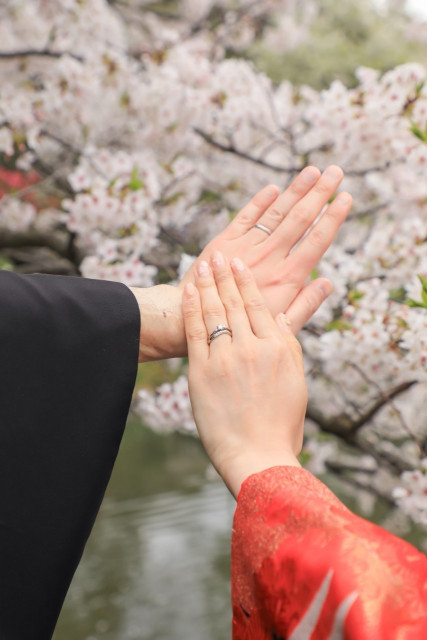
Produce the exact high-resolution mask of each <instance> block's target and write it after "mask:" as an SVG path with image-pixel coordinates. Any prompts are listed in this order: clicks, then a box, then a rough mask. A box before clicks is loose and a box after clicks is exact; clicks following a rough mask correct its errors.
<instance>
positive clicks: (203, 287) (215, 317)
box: [196, 260, 230, 344]
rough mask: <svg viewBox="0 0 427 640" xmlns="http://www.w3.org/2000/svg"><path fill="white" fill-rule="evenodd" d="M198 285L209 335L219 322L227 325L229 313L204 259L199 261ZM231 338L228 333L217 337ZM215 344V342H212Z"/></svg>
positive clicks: (218, 338)
mask: <svg viewBox="0 0 427 640" xmlns="http://www.w3.org/2000/svg"><path fill="white" fill-rule="evenodd" d="M196 274H197V275H196V285H197V288H198V290H199V294H200V301H201V306H202V313H203V321H204V323H205V326H206V330H207V332H208V336H210V335H211V333H212V332H213V331H214V330H215V329H216V328H217V326H218V325H219V324H222V325H225V326H228V325H227V314H226V312H225V309H224V305H223V304H222V302H221V298H220V297H219V293H218V289H217V287H216V284H215V280H214V277H213V274H212V271H211V268H210V267H209V265H208V263H207V262H205V261H204V260H200V261H199V262H198V263H197V268H196ZM225 338H226V339H227V341H228V340H229V339H230V336H228V335H224V334H223V335H221V336H218V337H217V338H216V339H215V341H214V342H215V344H216V342H217V340H220V339H221V342H222V341H223V339H225ZM212 344H213V343H212Z"/></svg>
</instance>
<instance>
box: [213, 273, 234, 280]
mask: <svg viewBox="0 0 427 640" xmlns="http://www.w3.org/2000/svg"><path fill="white" fill-rule="evenodd" d="M215 280H216V281H217V282H221V283H227V282H231V281H232V280H233V277H232V275H231V273H230V271H217V273H216V274H215Z"/></svg>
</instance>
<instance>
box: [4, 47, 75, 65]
mask: <svg viewBox="0 0 427 640" xmlns="http://www.w3.org/2000/svg"><path fill="white" fill-rule="evenodd" d="M34 56H37V57H39V56H41V57H46V58H61V57H62V56H70V57H71V58H74V59H75V60H78V61H79V62H84V60H85V59H84V58H83V57H82V56H78V55H77V54H75V53H71V52H70V51H50V49H23V50H22V51H0V60H13V59H14V58H30V57H34Z"/></svg>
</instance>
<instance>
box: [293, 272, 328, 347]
mask: <svg viewBox="0 0 427 640" xmlns="http://www.w3.org/2000/svg"><path fill="white" fill-rule="evenodd" d="M332 291H333V286H332V284H331V283H330V282H329V280H327V279H326V278H317V279H316V280H312V281H311V282H309V283H308V284H306V285H305V287H303V288H302V289H301V291H300V292H299V294H298V295H297V297H296V298H295V300H294V301H293V302H292V304H291V306H290V307H289V308H288V309H287V311H286V316H287V318H288V320H289V322H290V327H291V330H292V333H293V334H294V335H295V336H296V335H297V333H298V331H300V329H302V327H303V326H304V325H305V324H306V323H307V322H308V321H309V320H310V318H311V317H312V316H313V315H314V314H315V313H316V311H317V310H318V308H319V307H320V305H321V304H322V302H324V301H325V300H326V298H327V297H328V296H329V295H330V294H331V293H332Z"/></svg>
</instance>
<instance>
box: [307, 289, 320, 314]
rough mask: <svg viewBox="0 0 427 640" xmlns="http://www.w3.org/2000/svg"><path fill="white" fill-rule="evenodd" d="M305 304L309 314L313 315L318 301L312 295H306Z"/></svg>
mask: <svg viewBox="0 0 427 640" xmlns="http://www.w3.org/2000/svg"><path fill="white" fill-rule="evenodd" d="M305 303H306V306H307V309H308V311H309V312H310V314H312V313H314V312H315V311H316V310H317V307H318V306H319V300H318V298H316V296H314V295H313V293H306V295H305Z"/></svg>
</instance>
